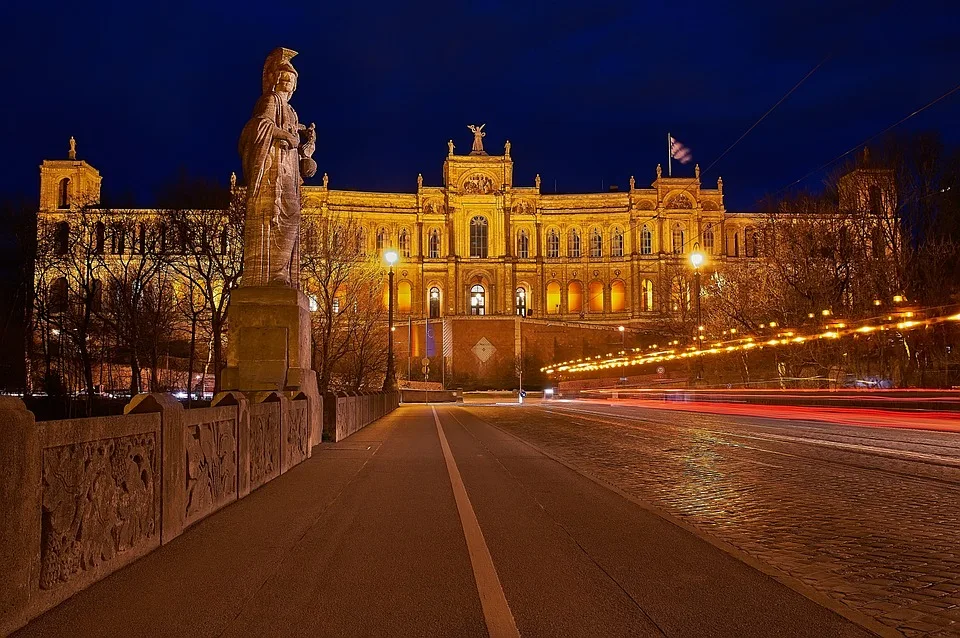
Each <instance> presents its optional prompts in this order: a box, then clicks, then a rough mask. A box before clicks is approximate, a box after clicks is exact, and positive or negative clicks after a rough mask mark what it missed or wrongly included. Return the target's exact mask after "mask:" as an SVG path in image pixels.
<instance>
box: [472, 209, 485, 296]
mask: <svg viewBox="0 0 960 638" xmlns="http://www.w3.org/2000/svg"><path fill="white" fill-rule="evenodd" d="M470 256H471V257H476V258H478V259H486V258H487V218H486V217H480V216H477V217H474V218H473V219H471V220H470ZM480 314H483V313H482V312H481V313H480Z"/></svg>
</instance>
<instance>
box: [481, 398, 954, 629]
mask: <svg viewBox="0 0 960 638" xmlns="http://www.w3.org/2000/svg"><path fill="white" fill-rule="evenodd" d="M554 405H556V406H557V407H549V408H541V407H529V408H514V407H468V408H465V409H467V410H469V411H470V412H472V413H473V414H475V415H476V416H478V417H480V418H482V419H484V420H486V421H488V422H490V423H493V424H495V425H497V426H499V427H501V428H503V429H504V430H506V431H508V432H511V433H513V434H514V435H516V436H518V437H520V438H522V439H524V440H526V441H528V442H530V443H532V444H534V445H536V446H537V447H540V448H541V449H543V450H545V451H547V452H549V453H550V454H553V455H555V456H557V457H559V458H562V459H563V460H565V461H566V462H568V463H570V464H571V465H573V466H575V467H578V468H579V469H581V470H583V471H584V472H586V473H588V474H590V475H592V476H594V477H596V478H598V479H600V480H602V481H604V482H607V483H609V484H612V485H615V486H616V487H618V488H620V489H622V490H623V491H625V492H627V493H629V494H631V495H633V496H635V497H636V498H639V499H641V500H643V501H645V502H648V503H651V504H653V505H655V506H658V507H660V508H662V509H663V510H665V511H667V512H669V513H670V514H673V515H675V516H678V517H681V518H682V519H684V520H686V521H687V522H688V523H690V524H692V525H694V526H696V527H697V528H698V529H700V530H702V531H703V532H705V533H708V534H710V535H712V536H714V537H716V538H718V539H720V540H723V541H725V542H727V543H730V544H732V545H734V546H736V547H737V548H739V549H740V550H742V551H744V552H746V553H748V554H750V555H752V556H754V557H755V558H757V559H759V560H761V561H762V562H764V563H766V564H768V565H770V566H772V567H775V568H777V569H779V570H781V571H782V572H785V573H787V574H789V575H790V576H793V577H794V578H797V579H799V580H801V581H802V582H804V583H806V584H807V585H809V586H811V587H813V588H814V589H816V590H819V591H821V592H823V593H824V594H826V595H828V596H829V597H831V598H833V599H835V600H838V601H840V602H842V603H843V604H845V605H847V606H848V607H850V608H853V609H855V610H858V611H860V612H862V613H865V614H867V615H869V616H871V617H873V618H875V619H876V620H878V621H879V622H881V623H883V624H885V625H888V626H890V627H892V628H896V629H897V630H898V631H900V632H901V633H902V634H904V635H905V636H924V637H930V638H934V637H936V638H940V637H943V636H960V435H956V434H944V433H935V432H922V431H916V430H895V429H881V428H857V427H847V426H832V425H824V424H816V423H811V422H800V421H778V420H776V419H759V418H744V417H736V418H732V417H728V416H721V415H711V414H699V413H689V412H683V413H680V412H671V411H670V410H669V409H662V410H660V409H646V408H638V407H627V406H615V405H608V404H603V403H592V402H577V403H567V404H561V403H558V404H554Z"/></svg>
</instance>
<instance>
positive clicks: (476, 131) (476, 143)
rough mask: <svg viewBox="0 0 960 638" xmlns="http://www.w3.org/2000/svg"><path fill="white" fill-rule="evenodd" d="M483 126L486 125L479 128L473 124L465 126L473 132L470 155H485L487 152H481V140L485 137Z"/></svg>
mask: <svg viewBox="0 0 960 638" xmlns="http://www.w3.org/2000/svg"><path fill="white" fill-rule="evenodd" d="M484 126H486V124H481V125H480V126H476V125H474V124H468V125H467V128H468V129H470V130H471V131H473V148H472V149H471V150H470V154H471V155H486V154H487V152H486V151H484V150H483V138H484V137H486V135H487V134H486V133H484V132H483V127H484Z"/></svg>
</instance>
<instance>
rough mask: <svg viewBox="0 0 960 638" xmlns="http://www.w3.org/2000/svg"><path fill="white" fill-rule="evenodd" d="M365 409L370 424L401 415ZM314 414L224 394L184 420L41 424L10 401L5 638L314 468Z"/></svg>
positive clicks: (134, 413)
mask: <svg viewBox="0 0 960 638" xmlns="http://www.w3.org/2000/svg"><path fill="white" fill-rule="evenodd" d="M291 394H293V393H291ZM390 396H391V397H395V396H396V395H390ZM367 400H368V402H370V403H371V406H369V407H368V412H367V414H365V418H368V417H369V416H370V415H372V414H380V415H382V414H383V410H384V409H385V407H386V405H388V404H390V405H393V406H394V407H395V404H396V401H395V400H394V401H392V402H389V401H385V400H383V399H382V398H381V400H380V401H379V402H376V401H375V398H374V397H372V396H371V397H369V398H367ZM309 403H310V399H308V398H307V397H306V396H304V395H303V394H301V393H295V394H293V396H286V395H285V394H282V393H280V392H261V393H256V394H251V395H245V394H243V393H240V392H224V393H221V394H219V395H217V397H215V398H214V401H213V405H212V406H211V407H209V408H199V409H195V410H185V409H184V408H183V406H182V405H181V404H180V403H178V402H177V401H176V400H175V399H174V398H173V397H172V396H170V395H166V394H141V395H137V396H136V397H134V398H133V400H131V401H130V403H129V404H128V405H127V406H126V408H125V410H124V411H125V414H124V415H122V416H111V417H95V418H89V419H65V420H61V421H46V422H41V423H36V420H35V418H34V415H33V413H32V412H30V411H29V410H27V409H26V406H25V405H24V404H23V402H22V401H20V400H19V399H14V398H9V397H0V464H2V467H3V468H4V472H3V473H0V512H2V513H3V515H2V516H0V567H2V577H0V635H6V634H7V633H9V632H11V631H13V630H14V629H16V628H18V627H20V626H22V625H24V624H25V623H26V622H28V621H29V620H30V619H31V618H33V617H34V616H37V615H39V614H41V613H43V612H44V611H46V610H47V609H49V608H51V607H53V606H55V605H57V604H58V603H60V602H61V601H63V600H65V599H66V598H68V597H70V596H72V595H73V594H74V593H76V592H78V591H80V590H82V589H84V588H85V587H87V586H89V585H90V584H92V583H94V582H96V581H98V580H100V579H102V578H104V577H105V576H107V575H108V574H110V573H112V572H114V571H116V570H117V569H119V568H121V567H123V566H124V565H127V564H129V563H130V562H132V561H134V560H136V559H138V558H140V557H141V556H143V555H144V554H146V553H148V552H150V551H151V550H153V549H155V548H157V547H159V546H160V545H161V544H166V543H169V542H170V541H171V540H173V539H174V538H176V537H177V536H179V535H180V534H181V533H183V531H184V529H186V528H187V527H189V526H190V525H192V524H194V523H196V522H197V521H200V520H202V519H203V518H205V517H207V516H209V515H210V514H212V513H214V512H216V511H217V510H219V509H220V508H222V507H224V506H225V505H227V504H229V503H231V502H233V501H235V500H237V499H239V498H243V497H244V496H246V495H247V494H249V493H250V490H252V489H256V488H257V487H259V486H261V485H263V484H264V483H266V482H268V481H270V480H272V479H274V478H276V477H277V476H279V475H280V474H281V473H283V472H286V471H287V470H289V469H290V468H292V467H294V466H296V465H297V464H298V463H301V462H302V461H304V460H306V459H307V458H308V457H309V456H310V454H311V451H312V447H313V443H314V441H313V437H312V431H313V430H314V429H316V430H319V424H316V428H314V424H313V423H312V422H311V421H312V418H311V414H313V413H322V405H321V406H318V408H319V409H318V410H311V406H310V405H309ZM374 404H375V405H374ZM391 409H392V408H391Z"/></svg>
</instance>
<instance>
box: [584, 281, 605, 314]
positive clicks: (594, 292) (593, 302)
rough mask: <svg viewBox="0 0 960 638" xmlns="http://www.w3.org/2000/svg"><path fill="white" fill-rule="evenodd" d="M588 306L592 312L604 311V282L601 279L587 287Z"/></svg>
mask: <svg viewBox="0 0 960 638" xmlns="http://www.w3.org/2000/svg"><path fill="white" fill-rule="evenodd" d="M587 308H588V309H589V310H590V312H603V282H602V281H600V280H599V279H594V280H593V281H591V282H590V285H589V286H588V287H587Z"/></svg>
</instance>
